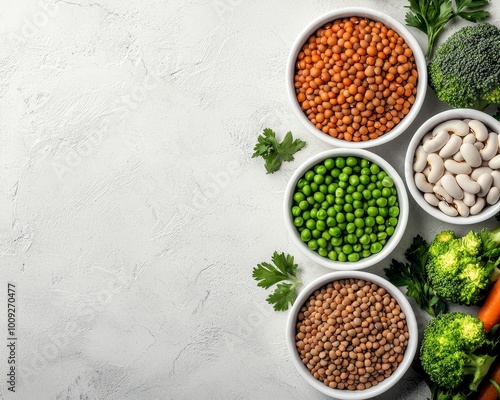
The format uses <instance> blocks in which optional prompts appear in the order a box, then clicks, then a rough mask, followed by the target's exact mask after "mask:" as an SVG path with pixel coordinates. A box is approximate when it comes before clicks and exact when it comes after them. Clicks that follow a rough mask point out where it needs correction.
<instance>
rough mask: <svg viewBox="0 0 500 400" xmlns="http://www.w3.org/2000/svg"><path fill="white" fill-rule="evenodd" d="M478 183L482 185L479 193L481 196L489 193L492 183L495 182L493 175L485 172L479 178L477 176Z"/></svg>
mask: <svg viewBox="0 0 500 400" xmlns="http://www.w3.org/2000/svg"><path fill="white" fill-rule="evenodd" d="M477 183H479V185H480V186H481V190H480V191H479V193H478V194H477V195H478V196H479V197H484V196H486V195H487V194H488V192H489V191H490V188H491V184H492V183H493V177H492V176H491V174H488V173H486V174H483V175H481V176H480V177H479V178H477Z"/></svg>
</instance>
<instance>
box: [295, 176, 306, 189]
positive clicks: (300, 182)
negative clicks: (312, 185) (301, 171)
mask: <svg viewBox="0 0 500 400" xmlns="http://www.w3.org/2000/svg"><path fill="white" fill-rule="evenodd" d="M307 183H308V182H307V181H306V180H305V179H304V178H301V179H299V181H298V182H297V187H298V188H299V189H302V188H303V187H304V186H305V185H307Z"/></svg>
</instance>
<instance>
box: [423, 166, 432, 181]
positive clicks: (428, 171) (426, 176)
mask: <svg viewBox="0 0 500 400" xmlns="http://www.w3.org/2000/svg"><path fill="white" fill-rule="evenodd" d="M422 173H423V174H424V176H425V179H427V180H429V174H430V173H431V167H429V166H427V167H425V168H424V170H423V171H422Z"/></svg>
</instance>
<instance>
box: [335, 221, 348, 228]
mask: <svg viewBox="0 0 500 400" xmlns="http://www.w3.org/2000/svg"><path fill="white" fill-rule="evenodd" d="M337 226H338V227H339V228H340V229H342V230H345V228H346V227H347V223H346V222H341V223H340V224H338V225H337Z"/></svg>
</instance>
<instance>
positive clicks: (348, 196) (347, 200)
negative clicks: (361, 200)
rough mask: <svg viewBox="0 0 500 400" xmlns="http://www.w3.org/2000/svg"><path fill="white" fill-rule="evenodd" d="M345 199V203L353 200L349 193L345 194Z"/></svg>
mask: <svg viewBox="0 0 500 400" xmlns="http://www.w3.org/2000/svg"><path fill="white" fill-rule="evenodd" d="M345 201H346V203H352V202H353V201H354V199H353V197H352V195H351V194H346V195H345Z"/></svg>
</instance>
